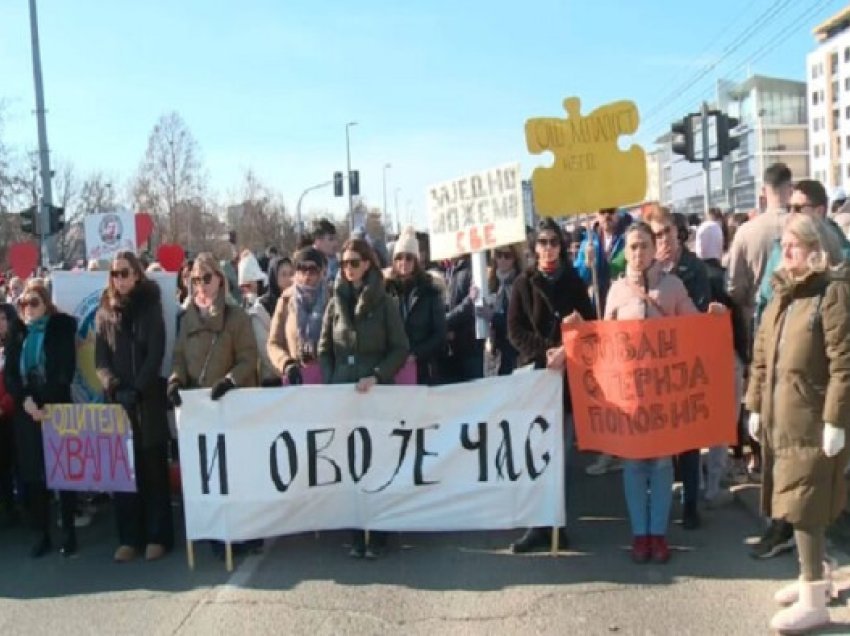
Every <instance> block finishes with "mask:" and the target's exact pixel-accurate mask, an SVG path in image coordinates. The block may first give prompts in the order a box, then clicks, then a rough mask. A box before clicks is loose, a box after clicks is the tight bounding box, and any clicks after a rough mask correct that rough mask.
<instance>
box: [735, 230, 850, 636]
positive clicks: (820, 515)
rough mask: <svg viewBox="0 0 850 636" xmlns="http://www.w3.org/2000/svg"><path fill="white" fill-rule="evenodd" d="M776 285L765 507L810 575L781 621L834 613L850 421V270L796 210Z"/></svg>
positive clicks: (784, 594)
mask: <svg viewBox="0 0 850 636" xmlns="http://www.w3.org/2000/svg"><path fill="white" fill-rule="evenodd" d="M781 245H782V264H781V266H780V268H779V269H778V270H777V272H776V273H775V274H774V277H773V284H774V290H775V295H774V297H773V300H772V301H771V302H770V304H769V305H768V306H767V308H766V310H765V313H764V317H763V319H762V322H761V325H760V327H759V331H758V333H757V335H756V342H755V352H754V356H753V364H752V370H751V374H750V386H749V390H748V393H747V407H748V408H749V410H750V412H751V413H752V415H751V416H750V432H751V434H753V435H754V437H755V436H758V437H759V438H760V439H761V442H762V444H763V446H762V451H763V453H764V483H763V486H762V507H763V511H764V513H765V515H766V516H767V517H769V518H772V519H784V520H785V521H787V522H788V523H790V524H792V525H793V526H794V537H795V539H796V542H797V550H798V553H799V558H800V580H799V582H797V583H793V584H791V585H789V586H786V587H785V588H783V589H782V590H780V591H779V592H777V594H776V600H777V601H778V602H780V603H783V604H786V603H793V605H791V606H790V607H788V608H786V609H784V610H781V611H780V612H778V613H777V614H776V615H775V616H774V617H773V619H772V621H771V628H772V629H775V630H779V631H785V630H806V629H812V628H814V627H816V626H819V625H823V624H826V623H828V622H829V612H828V611H827V609H826V599H827V596H828V594H829V591H830V584H829V582H828V581H827V580H824V579H825V578H826V576H825V575H827V573H826V572H825V570H824V563H823V561H824V555H825V553H824V530H825V528H826V526H827V525H829V523H830V522H831V521H832V520H834V519H835V518H836V517H837V516H838V513H839V512H840V511H841V510H842V508H843V505H844V503H845V487H844V475H843V471H844V467H845V466H846V465H847V458H848V453H847V449H846V447H845V427H846V426H847V424H848V421H850V338H848V334H849V333H850V275H848V271H847V269H846V268H844V267H842V268H841V269H836V268H834V267H831V264H833V263H840V262H841V254H840V249H839V248H838V246H837V245H833V241H832V239H831V237H830V235H829V232H828V230H827V228H825V226H824V224H823V222H822V221H820V220H816V219H813V218H812V217H810V216H808V215H806V214H795V215H793V216H792V217H791V218H790V220H789V221H788V224H787V225H786V227H785V230H784V233H783V235H782V244H781Z"/></svg>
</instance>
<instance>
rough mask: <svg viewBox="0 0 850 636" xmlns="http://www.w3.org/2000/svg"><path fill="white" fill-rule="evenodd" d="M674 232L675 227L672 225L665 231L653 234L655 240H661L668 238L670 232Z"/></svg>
mask: <svg viewBox="0 0 850 636" xmlns="http://www.w3.org/2000/svg"><path fill="white" fill-rule="evenodd" d="M672 231H673V226H672V225H668V226H667V227H665V228H664V229H663V230H658V231H657V232H653V233H652V235H653V236H654V237H655V238H657V239H660V238H664V237H665V236H667V235H668V234H670V232H672Z"/></svg>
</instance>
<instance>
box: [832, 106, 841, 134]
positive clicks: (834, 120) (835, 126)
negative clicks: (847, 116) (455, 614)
mask: <svg viewBox="0 0 850 636" xmlns="http://www.w3.org/2000/svg"><path fill="white" fill-rule="evenodd" d="M840 117H841V113H839V112H838V109H837V108H833V109H832V129H833V130H838V123H839V121H838V120H839V118H840Z"/></svg>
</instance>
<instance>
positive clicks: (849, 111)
mask: <svg viewBox="0 0 850 636" xmlns="http://www.w3.org/2000/svg"><path fill="white" fill-rule="evenodd" d="M844 119H850V106H848V107H847V108H845V109H844Z"/></svg>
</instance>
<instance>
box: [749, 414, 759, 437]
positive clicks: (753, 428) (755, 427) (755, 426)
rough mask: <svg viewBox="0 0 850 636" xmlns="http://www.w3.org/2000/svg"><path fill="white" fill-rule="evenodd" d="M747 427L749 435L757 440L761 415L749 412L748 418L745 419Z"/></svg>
mask: <svg viewBox="0 0 850 636" xmlns="http://www.w3.org/2000/svg"><path fill="white" fill-rule="evenodd" d="M747 429H748V430H749V432H750V437H752V438H753V439H754V440H758V438H759V433H760V432H761V415H759V414H758V413H750V419H749V420H747Z"/></svg>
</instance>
